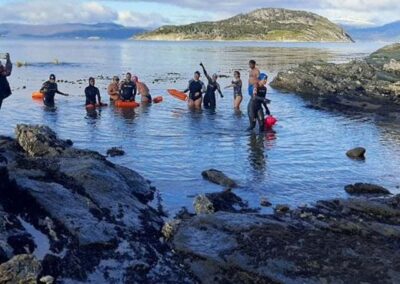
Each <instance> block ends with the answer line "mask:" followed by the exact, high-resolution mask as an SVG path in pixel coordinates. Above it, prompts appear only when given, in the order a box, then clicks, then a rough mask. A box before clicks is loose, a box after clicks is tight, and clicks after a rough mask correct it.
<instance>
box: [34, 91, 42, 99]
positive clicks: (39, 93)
mask: <svg viewBox="0 0 400 284" xmlns="http://www.w3.org/2000/svg"><path fill="white" fill-rule="evenodd" d="M43 98H44V95H43V94H42V93H41V92H33V93H32V99H35V100H42V99H43Z"/></svg>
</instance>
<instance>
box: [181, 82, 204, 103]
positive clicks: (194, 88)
mask: <svg viewBox="0 0 400 284" xmlns="http://www.w3.org/2000/svg"><path fill="white" fill-rule="evenodd" d="M204 89H205V86H204V83H203V82H202V81H200V80H198V81H195V80H193V79H192V80H190V81H189V86H188V87H187V89H186V90H185V91H184V92H185V93H186V92H187V91H189V99H191V100H193V101H197V100H198V99H201V98H202V94H203V92H204ZM197 93H199V94H198V95H196V94H197Z"/></svg>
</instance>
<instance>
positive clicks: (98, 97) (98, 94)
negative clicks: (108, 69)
mask: <svg viewBox="0 0 400 284" xmlns="http://www.w3.org/2000/svg"><path fill="white" fill-rule="evenodd" d="M96 94H97V100H98V103H101V96H100V90H99V88H96Z"/></svg>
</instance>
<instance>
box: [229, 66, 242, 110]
mask: <svg viewBox="0 0 400 284" xmlns="http://www.w3.org/2000/svg"><path fill="white" fill-rule="evenodd" d="M233 77H234V78H235V79H234V80H233V81H232V84H230V85H229V86H227V87H225V89H228V88H233V108H234V109H235V110H240V104H241V103H242V100H243V93H242V86H243V82H242V79H241V78H240V72H239V71H235V72H234V74H233Z"/></svg>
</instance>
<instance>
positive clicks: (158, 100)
mask: <svg viewBox="0 0 400 284" xmlns="http://www.w3.org/2000/svg"><path fill="white" fill-rule="evenodd" d="M163 100H164V98H163V97H161V96H159V97H155V98H154V99H153V103H155V104H158V103H161V102H162V101H163Z"/></svg>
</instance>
